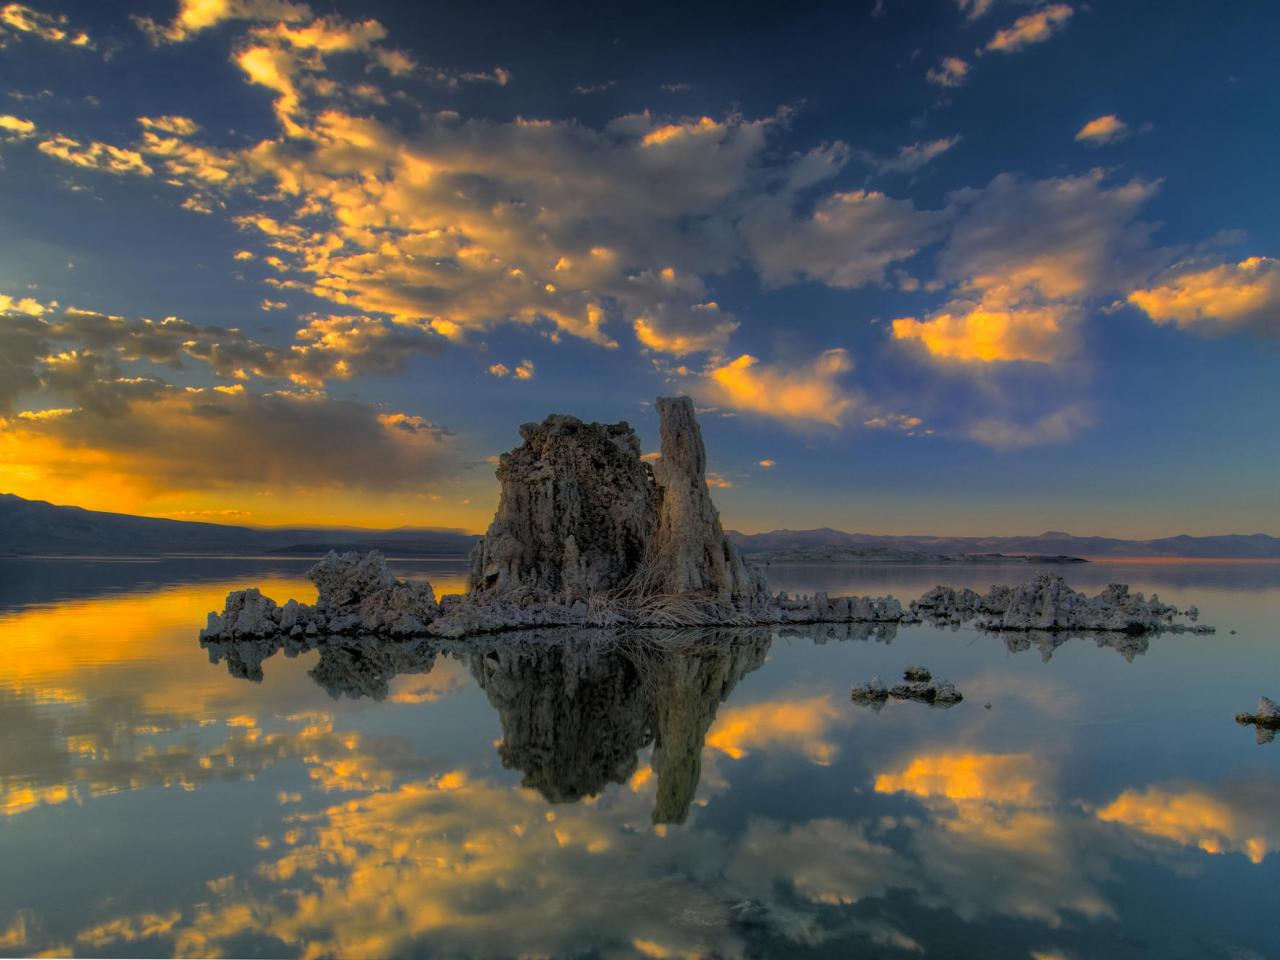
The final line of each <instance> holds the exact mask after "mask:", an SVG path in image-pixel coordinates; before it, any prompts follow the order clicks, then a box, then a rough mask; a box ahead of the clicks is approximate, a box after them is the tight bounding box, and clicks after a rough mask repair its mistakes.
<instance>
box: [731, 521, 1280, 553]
mask: <svg viewBox="0 0 1280 960" xmlns="http://www.w3.org/2000/svg"><path fill="white" fill-rule="evenodd" d="M729 539H730V540H731V541H733V543H734V545H735V546H737V548H738V549H739V550H741V551H742V552H743V553H746V554H777V553H795V552H797V551H815V550H824V551H834V550H844V551H865V552H868V553H871V552H875V551H902V552H918V553H928V554H944V555H957V554H993V553H1002V554H1034V555H1040V556H1043V555H1059V556H1074V557H1184V558H1196V557H1199V558H1202V559H1232V560H1240V559H1248V560H1272V559H1280V537H1270V536H1267V535H1266V534H1264V533H1254V534H1227V535H1224V536H1216V537H1189V536H1186V535H1182V536H1177V537H1161V538H1159V539H1156V540H1120V539H1116V538H1112V537H1076V536H1072V535H1071V534H1069V533H1061V532H1058V531H1049V532H1048V533H1042V534H1039V535H1038V536H1034V537H928V536H917V537H885V536H876V535H874V534H869V533H844V532H843V531H840V530H832V529H830V528H827V527H823V528H821V529H818V530H773V531H770V532H769V533H754V534H744V533H738V532H737V531H736V530H731V531H729Z"/></svg>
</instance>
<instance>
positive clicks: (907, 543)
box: [0, 493, 1280, 560]
mask: <svg viewBox="0 0 1280 960" xmlns="http://www.w3.org/2000/svg"><path fill="white" fill-rule="evenodd" d="M477 539H479V538H478V537H476V536H475V535H474V534H468V533H464V532H463V531H461V530H446V529H398V530H362V529H348V528H330V529H323V528H322V529H315V528H258V527H240V526H231V525H227V524H220V523H197V522H193V521H189V520H161V519H157V518H154V517H135V516H131V515H129V514H123V513H102V512H99V511H96V510H83V509H81V508H80V507H59V506H55V505H54V504H51V503H46V502H44V501H43V500H25V499H23V498H22V497H18V496H14V495H13V494H8V493H0V556H3V555H8V556H33V555H55V556H61V555H66V556H94V555H103V556H147V555H156V554H169V553H191V554H239V553H258V554H268V555H279V556H289V555H314V554H321V553H325V552H327V551H329V550H331V549H333V550H358V551H367V550H381V551H383V552H384V553H386V554H388V555H394V556H459V555H462V554H466V553H469V552H470V551H471V548H472V547H473V546H474V545H475V542H476V540H477ZM729 539H730V540H732V541H733V543H734V544H735V545H736V546H737V547H738V548H739V549H740V550H742V551H743V553H747V554H778V553H810V554H812V553H814V552H818V553H821V552H823V551H840V552H843V553H846V554H848V553H858V552H862V553H866V554H868V555H872V554H875V553H879V552H885V553H910V552H915V553H921V554H944V555H948V556H955V555H960V554H997V553H1000V554H1032V555H1036V556H1053V555H1061V556H1066V557H1072V556H1074V557H1186V558H1195V557H1200V558H1205V559H1209V558H1214V559H1218V558H1222V559H1251V560H1267V559H1280V538H1277V537H1270V536H1267V535H1266V534H1262V533H1255V534H1248V535H1245V534H1230V535H1226V536H1217V537H1189V536H1178V537H1162V538H1160V539H1157V540H1119V539H1115V538H1112V537H1076V536H1072V535H1071V534H1069V533H1059V532H1053V531H1051V532H1049V533H1042V534H1040V535H1039V536H1034V537H886V536H876V535H873V534H866V533H844V532H842V531H840V530H831V529H829V528H822V529H819V530H774V531H771V532H769V533H755V534H743V533H738V532H737V531H734V530H730V531H729Z"/></svg>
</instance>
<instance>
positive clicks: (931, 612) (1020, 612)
mask: <svg viewBox="0 0 1280 960" xmlns="http://www.w3.org/2000/svg"><path fill="white" fill-rule="evenodd" d="M911 610H912V612H913V613H916V614H918V615H919V616H921V617H923V618H925V619H927V620H930V621H933V622H935V623H937V622H941V623H961V622H964V621H968V620H971V619H976V620H977V625H978V626H979V627H981V628H982V629H984V630H1041V631H1057V630H1089V631H1116V632H1121V633H1131V634H1143V633H1154V632H1161V631H1173V632H1182V631H1187V630H1190V631H1191V632H1193V633H1213V628H1212V627H1207V626H1203V625H1196V626H1193V627H1188V626H1187V625H1185V624H1180V623H1176V622H1175V621H1174V618H1175V617H1177V616H1178V608H1177V607H1174V606H1172V605H1170V604H1167V603H1163V602H1162V601H1161V600H1160V598H1159V597H1158V596H1156V595H1155V594H1152V596H1151V599H1150V600H1148V599H1147V598H1146V597H1144V596H1143V595H1142V594H1141V593H1130V592H1129V588H1128V586H1126V585H1125V584H1123V583H1113V584H1111V585H1109V586H1108V587H1107V588H1106V589H1105V590H1103V591H1102V592H1101V593H1099V594H1098V595H1097V596H1093V597H1090V596H1086V595H1085V594H1083V593H1080V592H1079V591H1077V590H1072V589H1071V588H1070V587H1069V586H1067V583H1066V581H1065V580H1063V579H1062V577H1058V576H1054V575H1052V574H1047V573H1042V574H1040V575H1038V576H1037V577H1036V578H1035V579H1034V580H1032V581H1031V582H1030V583H1025V584H1021V585H1019V586H1013V587H1008V586H995V587H992V588H991V590H990V591H989V592H988V593H986V594H985V595H982V594H978V593H976V592H975V591H973V590H967V589H966V590H955V589H953V588H951V587H941V586H939V587H934V588H933V589H932V590H930V591H929V592H928V593H926V594H925V595H924V596H923V597H921V598H920V599H919V600H917V601H916V602H915V603H913V604H911Z"/></svg>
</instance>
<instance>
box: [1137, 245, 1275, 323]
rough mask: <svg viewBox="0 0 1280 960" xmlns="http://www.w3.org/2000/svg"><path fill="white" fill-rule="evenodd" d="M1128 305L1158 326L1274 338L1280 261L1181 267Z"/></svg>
mask: <svg viewBox="0 0 1280 960" xmlns="http://www.w3.org/2000/svg"><path fill="white" fill-rule="evenodd" d="M1128 299H1129V303H1131V304H1133V306H1135V307H1137V308H1138V309H1139V310H1141V311H1142V312H1143V313H1145V314H1146V315H1147V316H1149V317H1150V318H1151V319H1152V320H1154V321H1155V322H1156V323H1161V324H1165V323H1173V324H1176V325H1177V326H1178V327H1180V328H1182V329H1185V330H1192V331H1195V332H1197V333H1208V334H1218V333H1228V332H1231V331H1234V330H1250V331H1253V332H1254V333H1260V334H1267V335H1272V336H1274V335H1276V334H1280V260H1275V259H1272V258H1271V257H1249V258H1248V259H1246V260H1241V261H1240V262H1239V263H1219V264H1211V263H1204V262H1197V261H1188V262H1185V263H1180V264H1178V265H1177V266H1175V267H1173V268H1172V269H1170V270H1169V271H1168V272H1167V273H1165V274H1163V275H1162V276H1160V277H1159V278H1157V280H1156V281H1155V283H1154V284H1152V285H1151V286H1150V287H1147V288H1146V289H1139V290H1134V291H1132V292H1131V293H1130V294H1129V297H1128Z"/></svg>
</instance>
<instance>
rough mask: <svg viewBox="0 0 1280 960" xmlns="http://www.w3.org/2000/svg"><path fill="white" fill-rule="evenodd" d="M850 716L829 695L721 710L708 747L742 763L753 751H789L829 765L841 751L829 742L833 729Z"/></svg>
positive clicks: (712, 729)
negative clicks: (780, 749)
mask: <svg viewBox="0 0 1280 960" xmlns="http://www.w3.org/2000/svg"><path fill="white" fill-rule="evenodd" d="M848 716H849V714H848V713H847V712H845V711H842V710H840V709H838V708H837V707H836V705H835V704H834V703H832V702H831V698H830V697H828V696H818V697H807V698H806V697H801V698H793V699H783V700H768V701H764V702H762V703H753V704H748V705H745V706H734V707H725V708H723V709H721V710H720V713H719V715H718V716H717V717H716V722H715V724H714V725H713V726H712V727H711V730H710V731H709V732H708V733H707V746H708V747H710V748H711V749H713V750H719V751H720V752H721V753H723V754H725V755H726V756H729V757H731V758H733V759H734V760H741V759H742V758H743V757H745V756H747V755H748V754H749V753H750V752H751V751H752V750H770V749H779V748H784V749H790V750H795V751H798V752H799V753H801V754H803V755H804V756H805V757H806V758H807V759H808V760H810V761H812V762H813V763H816V764H820V765H822V766H829V765H830V764H831V763H832V761H833V760H835V758H836V755H837V753H838V748H837V747H836V745H835V744H834V743H833V742H831V741H830V740H828V739H826V735H827V733H828V731H830V730H831V728H832V727H834V726H837V725H839V724H841V723H842V722H847V720H848Z"/></svg>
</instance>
